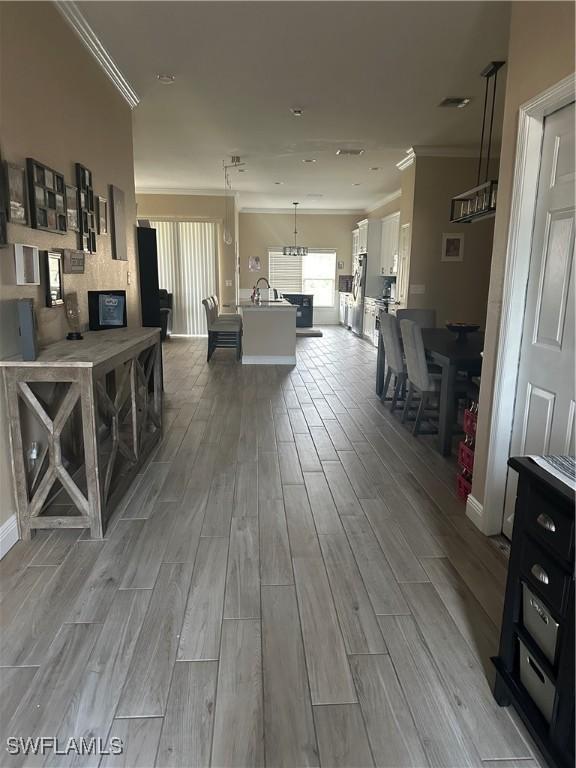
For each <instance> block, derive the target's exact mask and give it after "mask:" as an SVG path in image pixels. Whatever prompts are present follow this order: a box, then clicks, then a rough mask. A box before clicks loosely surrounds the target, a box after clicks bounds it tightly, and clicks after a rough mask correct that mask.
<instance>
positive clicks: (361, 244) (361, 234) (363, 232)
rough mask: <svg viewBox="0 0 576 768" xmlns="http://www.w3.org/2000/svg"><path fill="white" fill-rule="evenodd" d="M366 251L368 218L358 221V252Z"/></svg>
mask: <svg viewBox="0 0 576 768" xmlns="http://www.w3.org/2000/svg"><path fill="white" fill-rule="evenodd" d="M367 251H368V219H364V220H363V221H359V222H358V253H367Z"/></svg>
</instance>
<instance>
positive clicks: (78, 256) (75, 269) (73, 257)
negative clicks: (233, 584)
mask: <svg viewBox="0 0 576 768" xmlns="http://www.w3.org/2000/svg"><path fill="white" fill-rule="evenodd" d="M84 262H85V255H84V251H71V250H69V249H65V250H64V274H65V275H83V274H84Z"/></svg>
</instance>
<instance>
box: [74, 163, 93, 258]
mask: <svg viewBox="0 0 576 768" xmlns="http://www.w3.org/2000/svg"><path fill="white" fill-rule="evenodd" d="M76 185H77V186H78V221H79V231H80V234H79V247H80V249H81V250H83V251H86V252H87V253H96V201H95V199H94V188H93V184H92V171H91V170H89V169H88V168H86V167H85V166H84V165H82V163H76Z"/></svg>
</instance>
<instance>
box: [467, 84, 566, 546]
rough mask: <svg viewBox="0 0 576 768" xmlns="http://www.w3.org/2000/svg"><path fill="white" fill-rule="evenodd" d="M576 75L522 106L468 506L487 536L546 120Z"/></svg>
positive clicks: (498, 514) (508, 419)
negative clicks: (496, 322) (480, 449)
mask: <svg viewBox="0 0 576 768" xmlns="http://www.w3.org/2000/svg"><path fill="white" fill-rule="evenodd" d="M575 86H576V73H574V74H571V75H569V76H568V77H566V78H564V79H563V80H561V81H560V82H559V83H557V84H556V85H553V86H552V87H550V88H548V89H547V90H545V91H543V92H542V93H540V94H539V95H538V96H536V97H535V98H533V99H531V100H530V101H527V102H525V103H524V104H522V105H521V106H520V109H519V112H518V137H517V143H516V160H515V167H514V180H513V186H512V203H511V209H510V225H509V231H508V243H507V248H506V265H505V273H504V286H503V293H502V312H501V318H500V329H499V334H498V348H497V357H496V369H495V373H494V391H493V394H492V414H491V417H490V432H489V437H488V456H487V467H486V482H485V488H484V504H483V505H482V507H483V508H482V514H481V515H480V514H479V511H480V510H479V509H478V507H479V506H480V505H479V504H478V502H477V501H476V499H470V501H471V502H472V504H471V507H472V509H471V510H470V511H471V512H472V517H473V518H474V519H475V520H476V521H477V522H479V523H480V526H479V527H480V528H481V530H482V532H483V533H485V534H486V535H488V536H490V535H494V534H499V533H501V532H502V524H503V519H504V502H505V496H506V479H507V474H508V465H507V462H508V457H509V455H510V440H511V438H512V424H513V418H514V406H515V400H516V384H517V379H518V361H519V358H520V347H521V342H522V330H523V325H524V323H523V322H522V323H518V320H517V318H518V317H522V318H524V314H525V309H526V284H527V281H528V273H529V269H530V255H531V252H532V233H533V223H534V215H535V210H536V197H537V192H538V176H539V172H540V161H541V147H542V137H543V134H544V118H545V117H547V116H548V115H550V114H551V113H552V112H556V111H557V110H558V109H561V108H562V107H565V106H567V105H568V104H570V103H571V102H573V101H574V91H575Z"/></svg>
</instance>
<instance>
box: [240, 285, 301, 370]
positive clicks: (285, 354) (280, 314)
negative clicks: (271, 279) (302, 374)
mask: <svg viewBox="0 0 576 768" xmlns="http://www.w3.org/2000/svg"><path fill="white" fill-rule="evenodd" d="M239 310H240V312H241V313H242V363H243V365H296V307H295V306H294V305H293V304H290V302H288V301H286V300H285V299H276V300H271V301H261V302H259V303H253V302H251V301H246V302H241V303H240V304H239Z"/></svg>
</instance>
